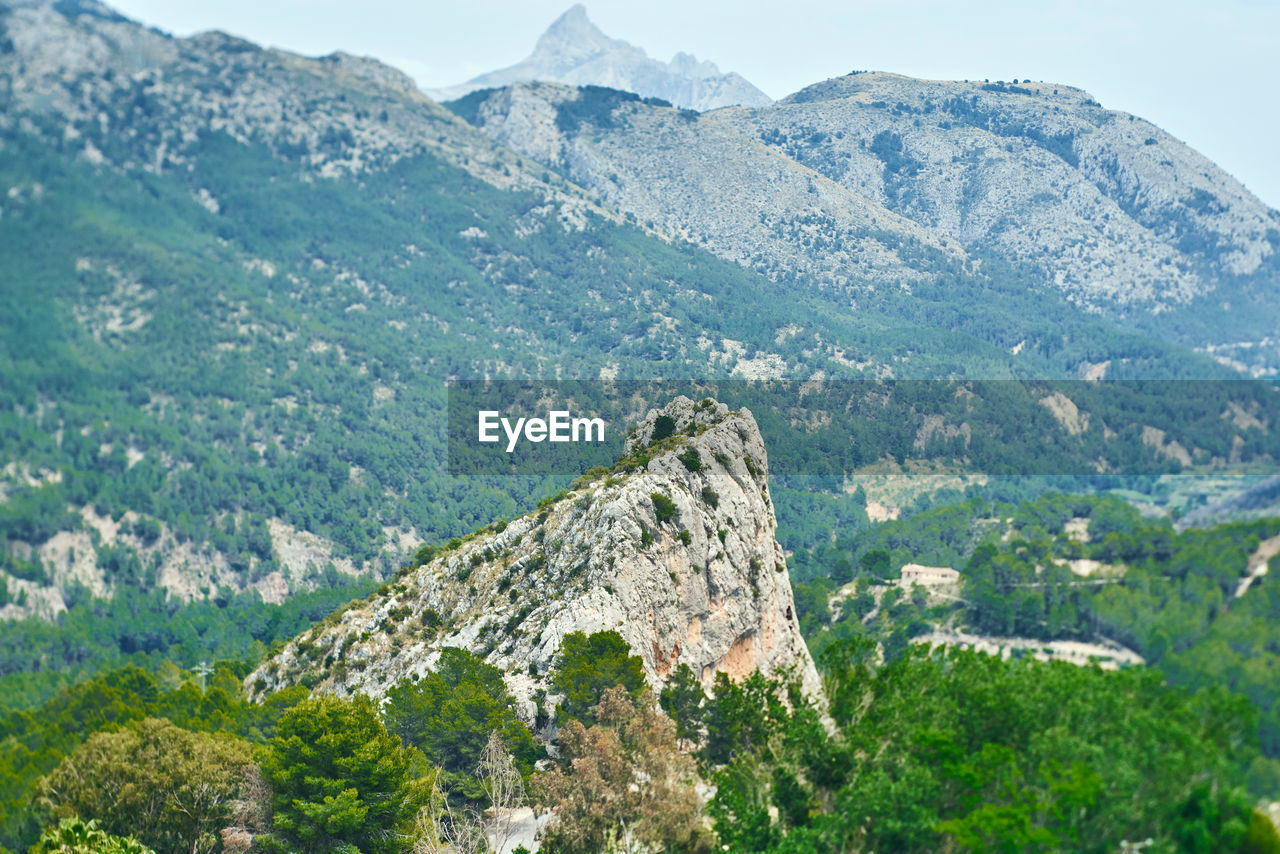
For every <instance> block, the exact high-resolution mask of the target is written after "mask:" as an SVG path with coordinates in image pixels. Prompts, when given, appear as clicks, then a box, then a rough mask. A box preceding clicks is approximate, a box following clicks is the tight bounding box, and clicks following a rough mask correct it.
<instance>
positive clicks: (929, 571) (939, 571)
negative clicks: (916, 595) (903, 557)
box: [902, 563, 960, 587]
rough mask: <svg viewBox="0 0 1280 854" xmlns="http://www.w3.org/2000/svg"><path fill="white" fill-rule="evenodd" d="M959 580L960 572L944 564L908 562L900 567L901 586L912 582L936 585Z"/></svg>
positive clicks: (908, 585) (909, 584) (907, 585)
mask: <svg viewBox="0 0 1280 854" xmlns="http://www.w3.org/2000/svg"><path fill="white" fill-rule="evenodd" d="M959 581H960V573H959V572H957V571H956V570H954V569H951V568H950V567H946V566H923V565H921V564H918V563H909V564H907V565H905V566H904V567H902V586H903V587H910V586H911V585H913V584H922V585H936V584H956V583H958V582H959Z"/></svg>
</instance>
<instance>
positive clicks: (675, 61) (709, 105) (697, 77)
mask: <svg viewBox="0 0 1280 854" xmlns="http://www.w3.org/2000/svg"><path fill="white" fill-rule="evenodd" d="M528 81H544V82H553V83H565V84H568V85H570V86H608V87H609V88H611V89H622V90H625V91H627V92H635V93H636V94H637V95H642V96H644V97H646V98H662V99H663V100H665V101H669V102H671V104H672V105H674V106H677V107H684V108H686V109H691V110H698V111H699V112H701V111H704V110H713V109H715V108H717V107H728V106H734V105H737V106H743V107H763V106H766V105H768V104H770V103H772V99H771V98H770V97H769V96H768V95H766V94H765V93H763V92H761V91H760V90H759V89H757V88H756V87H755V86H753V85H751V83H750V82H748V81H747V80H746V79H745V78H744V77H742V75H740V74H736V73H734V72H729V73H727V74H724V73H721V71H720V69H719V68H717V67H716V65H715V63H712V62H699V61H698V60H697V58H696V57H693V56H690V55H689V54H687V53H677V54H676V55H675V56H674V57H673V58H672V60H671V61H670V62H663V61H661V60H658V59H653V58H651V57H650V56H648V55H647V54H646V53H645V52H644V51H643V50H642V49H641V48H638V47H635V46H634V45H632V44H629V43H627V42H625V41H622V40H621V39H612V38H609V37H608V36H607V35H605V34H604V33H602V32H600V29H599V28H598V27H596V25H595V24H593V23H592V22H591V20H590V19H589V18H587V10H586V9H585V8H583V6H582V5H581V4H577V5H575V6H573V7H571V8H570V9H569V10H568V11H567V12H565V13H564V14H563V15H561V16H560V17H559V18H557V19H556V20H555V21H554V22H553V23H552V24H551V26H550V27H548V28H547V31H546V32H545V33H543V34H542V36H541V38H539V39H538V44H537V46H536V47H534V50H533V53H532V54H530V55H529V57H528V58H527V59H525V60H523V61H522V62H518V63H516V64H515V65H512V66H510V67H509V68H503V69H500V70H498V71H490V72H489V73H487V74H482V75H480V76H479V77H476V78H474V79H472V80H468V81H467V82H466V83H460V84H458V85H456V86H449V87H446V88H443V89H434V90H428V91H427V94H429V95H430V96H431V97H433V98H435V99H436V100H438V101H450V100H453V99H455V98H461V97H462V96H463V95H466V94H468V93H470V92H474V91H476V90H477V89H488V88H495V87H501V86H507V85H509V84H511V83H519V82H528Z"/></svg>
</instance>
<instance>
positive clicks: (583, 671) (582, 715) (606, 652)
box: [551, 630, 644, 724]
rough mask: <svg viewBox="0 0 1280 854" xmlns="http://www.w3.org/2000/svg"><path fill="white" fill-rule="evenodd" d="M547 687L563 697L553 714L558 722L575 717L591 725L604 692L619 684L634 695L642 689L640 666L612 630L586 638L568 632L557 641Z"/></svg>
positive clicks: (638, 660) (579, 633)
mask: <svg viewBox="0 0 1280 854" xmlns="http://www.w3.org/2000/svg"><path fill="white" fill-rule="evenodd" d="M551 685H552V687H553V688H554V689H555V690H556V692H557V693H559V694H562V695H563V696H564V699H563V700H561V701H560V708H559V710H558V711H557V713H556V714H557V718H558V719H559V720H560V721H561V722H564V721H567V720H569V719H570V718H577V719H578V720H581V721H583V722H584V723H587V724H591V723H594V719H593V717H592V715H593V709H594V707H595V705H596V704H597V703H599V702H600V698H601V697H602V696H603V695H604V692H605V689H607V688H612V687H613V686H615V685H621V686H622V687H623V688H625V689H626V691H627V693H628V694H631V695H632V696H635V695H636V694H637V693H638V692H639V691H640V689H641V688H643V687H644V666H643V662H642V661H641V660H640V656H638V655H632V654H631V647H630V646H628V645H627V642H626V641H625V640H623V639H622V635H620V634H618V633H617V632H615V631H612V630H610V631H607V632H594V633H592V634H591V635H590V636H589V637H588V636H587V635H586V634H584V633H582V632H570V633H569V634H567V635H565V636H564V639H563V640H562V641H561V642H560V653H559V655H558V656H557V657H556V663H555V671H554V673H553V674H552V676H551Z"/></svg>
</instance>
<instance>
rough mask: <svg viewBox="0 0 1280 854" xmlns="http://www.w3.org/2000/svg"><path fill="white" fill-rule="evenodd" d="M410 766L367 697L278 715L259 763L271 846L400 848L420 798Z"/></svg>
mask: <svg viewBox="0 0 1280 854" xmlns="http://www.w3.org/2000/svg"><path fill="white" fill-rule="evenodd" d="M414 765H415V762H414V757H413V752H411V750H410V749H406V748H405V747H403V746H402V745H401V744H400V740H399V739H398V738H396V737H395V736H394V735H391V734H390V733H389V732H387V729H386V727H384V726H383V725H382V721H381V720H379V719H378V715H377V712H376V711H375V710H374V707H373V703H372V701H370V700H369V698H368V697H365V696H357V697H356V698H355V699H350V700H348V699H342V698H338V697H331V696H318V697H312V698H310V699H307V700H304V701H302V702H301V703H299V704H298V705H297V706H296V707H294V708H293V709H292V710H290V712H289V713H288V714H286V715H285V716H284V717H283V718H282V719H281V721H280V725H279V730H278V732H277V734H276V737H275V738H273V739H272V740H271V742H270V753H269V754H268V756H267V758H266V760H265V761H264V762H263V771H264V773H265V775H266V778H267V780H268V782H269V783H270V784H271V788H272V793H273V803H274V808H275V815H274V824H275V833H274V837H275V838H274V840H273V842H274V843H275V846H276V847H277V848H278V849H279V850H281V851H293V852H303V854H327V852H351V851H352V850H353V849H354V850H358V851H361V852H366V854H391V852H398V851H401V850H403V849H404V848H405V847H406V840H407V838H408V837H407V835H405V833H404V832H405V831H407V829H408V823H409V822H410V821H411V820H412V818H413V816H414V815H415V814H416V813H417V811H418V808H419V807H420V806H421V805H422V803H423V802H424V801H425V799H426V797H427V793H426V792H424V791H422V787H421V786H419V785H418V784H417V781H416V780H415V779H414V777H413V775H412V773H411V769H412V767H413V766H414Z"/></svg>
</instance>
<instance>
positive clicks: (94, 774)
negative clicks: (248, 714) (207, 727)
mask: <svg viewBox="0 0 1280 854" xmlns="http://www.w3.org/2000/svg"><path fill="white" fill-rule="evenodd" d="M252 763H253V750H252V747H251V746H250V745H249V743H248V742H246V741H243V740H241V739H238V738H236V737H234V736H230V735H225V734H210V733H198V732H190V731H188V730H185V729H182V728H180V727H177V726H174V725H173V724H172V723H170V722H169V721H167V720H163V719H158V718H148V719H146V720H143V721H139V722H137V723H134V724H132V725H130V726H129V727H127V728H125V729H122V730H119V731H118V732H100V733H97V734H95V735H93V736H91V737H90V738H89V739H88V741H86V742H85V743H84V744H82V745H80V746H79V747H77V748H76V749H75V750H73V751H72V752H71V754H70V755H69V756H67V757H66V758H65V759H63V760H62V762H61V764H59V765H58V767H57V768H56V769H54V771H53V773H51V774H50V775H49V776H47V777H45V778H44V779H43V780H41V781H40V784H39V791H40V803H41V804H42V806H43V807H44V808H45V809H48V810H49V811H50V813H51V815H52V816H53V817H54V818H58V819H63V818H73V817H75V816H85V815H87V816H93V817H94V818H95V819H97V820H98V821H101V822H102V827H103V829H104V830H105V831H106V832H108V833H113V834H118V835H125V834H129V833H134V834H137V836H138V837H139V838H140V839H141V840H142V841H143V842H144V843H146V844H147V845H148V846H149V847H151V848H154V849H155V850H156V851H157V852H159V854H201V852H209V851H214V850H216V849H217V848H218V846H219V841H218V831H219V830H221V829H222V828H223V827H224V826H226V824H227V817H228V815H229V814H230V811H231V805H232V802H233V801H234V800H235V799H236V798H237V797H239V795H240V783H241V780H242V779H243V778H244V770H245V768H246V767H247V766H249V765H251V764H252Z"/></svg>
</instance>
